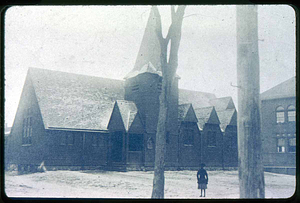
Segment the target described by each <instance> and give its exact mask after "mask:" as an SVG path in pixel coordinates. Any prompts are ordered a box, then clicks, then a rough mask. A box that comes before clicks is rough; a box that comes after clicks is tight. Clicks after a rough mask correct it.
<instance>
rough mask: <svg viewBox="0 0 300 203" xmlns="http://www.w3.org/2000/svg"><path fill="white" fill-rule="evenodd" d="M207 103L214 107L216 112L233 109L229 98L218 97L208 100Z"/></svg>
mask: <svg viewBox="0 0 300 203" xmlns="http://www.w3.org/2000/svg"><path fill="white" fill-rule="evenodd" d="M209 103H210V104H211V105H212V106H214V107H215V109H216V111H224V110H226V109H235V106H234V103H233V100H232V98H231V97H220V98H215V99H211V100H209Z"/></svg>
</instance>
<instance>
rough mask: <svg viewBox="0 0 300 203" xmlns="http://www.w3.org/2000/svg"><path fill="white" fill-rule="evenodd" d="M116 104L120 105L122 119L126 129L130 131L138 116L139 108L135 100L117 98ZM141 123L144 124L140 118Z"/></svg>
mask: <svg viewBox="0 0 300 203" xmlns="http://www.w3.org/2000/svg"><path fill="white" fill-rule="evenodd" d="M116 105H117V106H118V107H119V110H120V114H121V117H122V121H123V124H124V128H125V130H126V131H127V132H128V131H129V129H130V128H131V125H132V124H133V121H134V120H135V119H139V118H136V117H137V116H138V109H137V107H136V105H135V103H134V102H132V101H126V100H117V101H116ZM139 122H140V125H141V126H142V123H141V120H139Z"/></svg>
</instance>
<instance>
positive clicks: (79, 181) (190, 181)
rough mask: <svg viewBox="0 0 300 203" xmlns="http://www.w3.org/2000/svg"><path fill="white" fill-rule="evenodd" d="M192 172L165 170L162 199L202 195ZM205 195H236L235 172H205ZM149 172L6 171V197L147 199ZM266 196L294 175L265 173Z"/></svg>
mask: <svg viewBox="0 0 300 203" xmlns="http://www.w3.org/2000/svg"><path fill="white" fill-rule="evenodd" d="M196 174H197V172H196V171H188V170H186V171H166V172H165V198H192V199H195V198H199V199H200V198H202V199H203V197H199V196H200V190H198V189H197V181H196ZM208 176H209V182H208V188H207V190H206V197H205V198H239V186H238V172H237V171H208ZM152 181H153V171H147V172H143V171H129V172H114V171H67V170H65V171H63V170H62V171H46V172H44V173H32V174H23V175H17V174H16V172H6V174H5V192H6V195H7V196H8V197H60V198H64V197H65V198H77V197H79V198H150V197H151V192H152ZM265 184H266V187H265V191H266V198H288V197H290V196H292V195H293V193H294V191H295V186H296V179H295V176H292V175H283V174H275V173H267V172H265Z"/></svg>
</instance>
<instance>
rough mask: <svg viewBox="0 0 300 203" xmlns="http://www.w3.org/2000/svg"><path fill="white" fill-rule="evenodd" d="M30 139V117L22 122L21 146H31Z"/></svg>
mask: <svg viewBox="0 0 300 203" xmlns="http://www.w3.org/2000/svg"><path fill="white" fill-rule="evenodd" d="M31 137H32V117H27V118H25V119H24V120H23V136H22V144H31Z"/></svg>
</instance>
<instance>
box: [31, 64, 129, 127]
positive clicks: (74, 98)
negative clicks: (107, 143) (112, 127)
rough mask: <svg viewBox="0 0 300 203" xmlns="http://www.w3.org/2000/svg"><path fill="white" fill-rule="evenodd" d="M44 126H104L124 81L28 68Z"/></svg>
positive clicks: (121, 94) (119, 96)
mask: <svg viewBox="0 0 300 203" xmlns="http://www.w3.org/2000/svg"><path fill="white" fill-rule="evenodd" d="M28 77H30V78H31V80H32V83H33V87H34V90H35V93H36V97H37V100H38V104H39V107H40V110H41V114H42V118H43V122H44V126H45V128H46V129H48V128H69V129H88V130H107V124H108V121H109V118H110V115H111V113H112V109H113V106H114V102H115V101H116V100H118V99H123V98H124V88H123V81H120V80H114V79H107V78H100V77H94V76H86V75H77V74H73V73H65V72H60V71H51V70H45V69H37V68H30V69H29V71H28Z"/></svg>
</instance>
